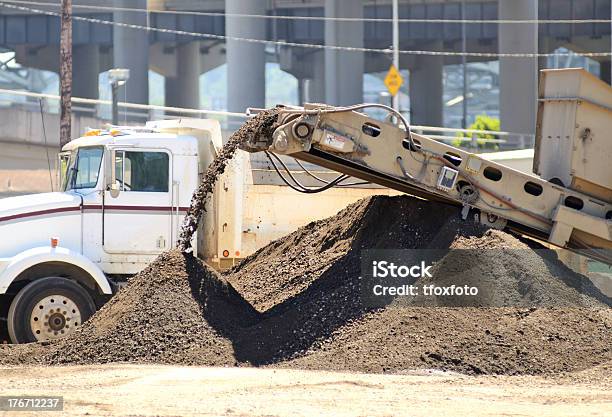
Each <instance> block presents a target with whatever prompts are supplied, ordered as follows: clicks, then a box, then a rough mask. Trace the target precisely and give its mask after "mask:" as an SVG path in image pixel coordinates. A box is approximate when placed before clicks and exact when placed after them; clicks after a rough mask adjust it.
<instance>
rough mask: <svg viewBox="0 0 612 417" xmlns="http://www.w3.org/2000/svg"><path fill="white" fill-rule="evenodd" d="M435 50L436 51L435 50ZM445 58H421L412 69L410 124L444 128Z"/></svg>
mask: <svg viewBox="0 0 612 417" xmlns="http://www.w3.org/2000/svg"><path fill="white" fill-rule="evenodd" d="M433 50H436V49H435V48H434V49H433ZM443 71H444V57H443V56H428V55H423V56H419V57H418V58H417V59H416V60H415V66H414V67H413V68H411V69H410V79H409V81H408V88H409V90H410V91H409V93H410V123H411V124H414V125H421V126H442V125H443V124H444V120H443V119H444V117H443V116H444V115H443V108H442V101H443V92H444V91H443V90H444V89H443V87H444V86H443V78H442V77H443Z"/></svg>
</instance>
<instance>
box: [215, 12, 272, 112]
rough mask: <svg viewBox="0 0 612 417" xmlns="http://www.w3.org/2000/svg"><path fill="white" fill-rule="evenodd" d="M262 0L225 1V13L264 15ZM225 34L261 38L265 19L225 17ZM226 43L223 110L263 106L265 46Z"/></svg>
mask: <svg viewBox="0 0 612 417" xmlns="http://www.w3.org/2000/svg"><path fill="white" fill-rule="evenodd" d="M267 3H268V2H267V1H266V0H249V1H243V0H226V2H225V11H226V13H227V14H260V15H261V14H266V4H267ZM225 33H226V35H227V36H228V37H240V38H252V39H265V38H266V21H265V20H264V19H246V18H240V17H230V16H226V17H225ZM226 46H227V109H228V110H229V111H233V112H244V111H245V110H246V108H247V107H265V105H266V56H265V46H264V44H259V43H249V42H244V41H237V40H231V39H228V40H227V41H226Z"/></svg>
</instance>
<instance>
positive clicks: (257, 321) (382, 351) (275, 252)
mask: <svg viewBox="0 0 612 417" xmlns="http://www.w3.org/2000/svg"><path fill="white" fill-rule="evenodd" d="M374 248H375V249H421V250H432V249H442V251H441V252H440V251H437V252H436V254H437V255H436V256H438V258H436V261H437V263H436V266H435V268H436V270H435V273H434V280H435V283H436V284H438V285H440V284H448V283H455V282H457V283H458V282H463V281H462V280H468V279H469V278H470V276H471V275H470V274H473V272H474V271H480V272H481V273H482V274H483V275H485V277H484V278H486V281H489V282H495V283H496V285H497V286H496V287H494V288H495V290H496V292H498V293H501V294H504V296H503V297H502V299H501V300H495V299H491V297H488V298H487V297H484V298H481V299H480V301H481V302H484V301H487V302H491V301H495V302H502V301H503V302H506V303H507V304H508V305H513V304H512V303H515V302H517V297H519V298H518V299H519V300H522V299H527V300H529V301H537V302H541V303H542V305H544V306H548V305H549V304H547V303H549V302H551V301H554V300H559V299H562V300H564V304H563V306H562V307H558V306H557V304H551V305H555V307H540V308H523V307H507V306H506V307H503V308H490V307H478V304H476V306H471V305H470V304H467V305H470V306H468V307H461V308H451V307H448V305H449V302H448V300H446V299H445V298H444V297H440V298H436V299H434V300H433V304H434V305H435V306H433V307H417V306H415V305H413V304H411V303H412V302H413V301H410V302H407V303H406V302H402V301H401V300H389V303H388V304H385V305H382V306H373V305H370V304H368V303H366V302H364V299H363V296H362V289H363V288H362V287H363V279H362V277H361V258H362V255H363V253H364V252H363V251H364V250H367V249H374ZM449 248H453V249H456V250H463V249H472V248H478V249H479V251H469V254H471V255H469V254H468V255H469V256H459V255H457V254H458V253H459V252H457V251H451V252H449V251H448V249H449ZM485 248H486V250H483V249H485ZM534 249H538V250H534ZM489 250H494V251H498V254H497V255H496V256H491V255H490V254H489V255H482V256H481V255H478V254H479V253H483V254H486V252H487V251H489ZM513 251H519V253H518V255H517V254H513ZM542 251H543V252H542ZM457 268H458V269H457ZM465 271H468V272H469V273H463V275H462V274H461V273H457V272H465ZM481 278H482V277H481ZM416 282H417V283H420V284H425V283H428V282H430V281H428V280H427V279H423V280H422V281H418V280H417V281H416ZM586 282H587V281H586V280H585V278H583V277H581V276H580V275H577V274H575V273H573V272H572V271H571V270H569V269H568V268H566V267H564V266H563V265H562V264H561V263H560V262H559V261H558V260H557V258H556V256H555V255H554V252H551V251H545V250H543V249H541V248H540V247H538V246H537V245H535V244H533V243H530V242H529V241H521V240H518V239H517V238H515V237H513V236H510V235H508V234H506V233H502V232H496V231H491V230H487V229H485V228H483V227H481V226H479V225H476V224H473V223H470V222H464V221H462V220H461V219H460V218H459V215H458V210H457V209H456V208H453V207H449V206H445V205H442V204H439V203H433V202H427V201H423V200H420V199H416V198H413V197H407V196H403V197H382V196H381V197H374V198H368V199H364V200H361V201H359V202H357V203H355V204H353V205H350V206H348V207H347V208H346V209H344V210H343V211H341V212H340V213H338V214H337V215H336V216H333V217H331V218H329V219H325V220H321V221H318V222H313V223H311V224H309V225H307V226H304V227H302V228H300V229H299V230H297V231H296V232H294V233H292V234H290V235H288V236H286V237H284V238H281V239H279V240H277V241H275V242H272V243H271V244H270V245H268V246H266V247H264V248H263V249H261V250H260V251H258V252H257V253H255V254H254V255H253V256H251V257H249V258H247V259H245V260H244V261H243V262H242V263H241V264H240V265H238V266H237V267H235V268H234V269H233V270H231V271H229V272H228V273H226V274H224V276H220V275H218V274H216V273H215V272H213V271H212V270H210V269H209V268H208V267H207V266H205V265H203V264H202V263H201V262H200V261H198V260H196V259H194V258H193V257H192V256H191V255H184V254H181V253H180V252H179V251H173V252H170V253H166V254H164V255H162V256H161V257H160V258H159V259H158V260H157V261H156V262H155V263H153V264H152V265H151V266H150V267H149V268H147V269H146V270H144V271H143V272H142V273H140V274H139V275H138V276H136V277H135V278H133V279H132V280H131V282H130V284H129V285H128V286H127V287H126V288H125V289H124V290H122V291H121V292H120V293H119V294H118V295H117V296H116V297H114V298H113V299H112V300H111V302H109V303H108V304H107V305H106V306H105V307H104V308H103V309H102V310H100V311H99V312H98V313H97V314H96V315H94V316H93V317H92V319H91V320H90V321H89V322H87V323H86V324H84V325H83V326H82V327H81V329H80V330H79V331H78V332H77V333H75V334H74V335H72V336H70V337H69V338H67V339H65V340H62V341H59V342H56V343H52V344H50V346H47V347H46V349H44V351H43V352H42V353H38V354H37V355H33V359H32V360H33V361H42V362H43V363H99V362H111V361H129V362H162V363H178V364H197V365H241V364H245V365H246V364H250V365H255V366H264V365H265V366H282V367H303V368H313V369H346V370H356V371H369V372H402V371H404V370H408V369H414V368H438V369H448V370H455V371H460V372H466V373H473V374H481V373H501V374H524V373H527V374H536V373H538V374H546V373H556V372H565V371H576V370H582V369H586V368H589V367H592V366H596V365H599V364H603V363H607V362H609V361H610V360H611V359H612V351H611V350H610V348H609V345H610V340H611V336H612V314H611V313H610V310H609V308H607V307H606V306H607V305H609V300H608V299H606V298H605V297H603V296H602V295H601V294H600V293H597V292H596V291H595V290H593V291H592V292H591V293H589V294H587V295H585V294H584V293H585V291H583V290H584V288H587V283H586ZM502 305H505V304H503V303H502ZM586 307H588V308H586ZM39 348H40V346H36V349H39ZM21 349H23V348H21ZM4 350H6V349H3V350H0V362H4V363H19V362H22V361H24V351H23V350H19V349H17V350H15V356H13V355H12V353H11V352H9V353H8V354H7V358H3V357H2V354H3V353H4V352H3V351H4ZM8 350H10V348H9V349H8ZM25 360H27V359H25Z"/></svg>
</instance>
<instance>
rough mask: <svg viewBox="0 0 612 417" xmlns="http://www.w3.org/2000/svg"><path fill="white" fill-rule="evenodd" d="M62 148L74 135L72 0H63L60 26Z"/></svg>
mask: <svg viewBox="0 0 612 417" xmlns="http://www.w3.org/2000/svg"><path fill="white" fill-rule="evenodd" d="M60 97H61V98H60V107H61V115H60V148H61V147H63V146H64V145H65V144H67V143H68V142H70V136H71V135H72V123H71V116H72V103H71V99H72V0H62V21H61V28H60Z"/></svg>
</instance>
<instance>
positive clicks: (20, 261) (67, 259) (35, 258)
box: [0, 246, 113, 295]
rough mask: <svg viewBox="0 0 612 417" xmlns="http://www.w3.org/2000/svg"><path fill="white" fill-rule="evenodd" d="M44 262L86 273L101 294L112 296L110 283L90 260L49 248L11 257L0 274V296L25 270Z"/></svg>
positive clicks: (30, 250) (79, 255)
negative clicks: (58, 263) (75, 267)
mask: <svg viewBox="0 0 612 417" xmlns="http://www.w3.org/2000/svg"><path fill="white" fill-rule="evenodd" d="M46 262H63V263H66V264H68V265H74V266H77V267H79V268H81V269H82V270H83V271H85V272H87V273H88V274H89V275H90V276H91V278H93V280H94V281H95V283H96V284H97V286H98V288H99V289H100V291H101V293H102V294H109V295H110V294H112V293H113V291H112V289H111V286H110V283H109V282H108V280H107V279H106V276H105V275H104V273H103V272H102V270H101V269H100V268H99V267H98V266H97V265H96V264H94V263H93V262H91V260H89V259H87V258H86V257H84V256H83V255H81V254H80V253H78V252H74V251H72V250H70V249H67V248H62V247H56V248H52V247H50V246H44V247H38V248H32V249H28V250H26V251H24V252H21V253H19V254H18V255H15V256H14V257H12V258H11V259H10V260H9V262H8V264H7V265H6V267H5V268H4V270H2V272H0V294H5V293H6V291H7V290H8V288H9V286H10V285H11V284H12V283H13V281H14V280H15V279H16V278H17V277H18V276H19V275H20V274H21V273H22V272H23V271H25V270H27V269H28V268H31V267H32V266H35V265H38V264H42V263H46Z"/></svg>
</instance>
